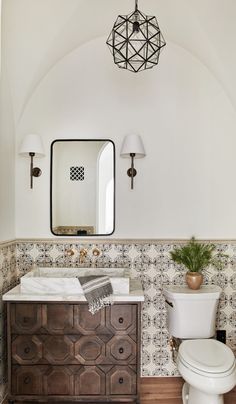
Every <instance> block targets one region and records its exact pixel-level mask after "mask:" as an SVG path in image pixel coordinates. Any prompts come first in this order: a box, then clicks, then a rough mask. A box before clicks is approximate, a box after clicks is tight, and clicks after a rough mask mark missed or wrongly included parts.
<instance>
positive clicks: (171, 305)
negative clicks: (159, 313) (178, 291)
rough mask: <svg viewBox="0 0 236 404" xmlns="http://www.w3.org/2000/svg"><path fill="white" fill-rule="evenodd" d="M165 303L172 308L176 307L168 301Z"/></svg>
mask: <svg viewBox="0 0 236 404" xmlns="http://www.w3.org/2000/svg"><path fill="white" fill-rule="evenodd" d="M165 302H166V303H167V304H168V305H169V306H170V307H174V305H173V303H171V302H169V301H168V300H166V299H165Z"/></svg>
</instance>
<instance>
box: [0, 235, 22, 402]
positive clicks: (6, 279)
mask: <svg viewBox="0 0 236 404" xmlns="http://www.w3.org/2000/svg"><path fill="white" fill-rule="evenodd" d="M17 283H18V279H17V274H16V242H15V241H10V242H7V243H1V244H0V293H1V296H2V295H3V294H4V293H6V292H7V291H8V290H9V289H11V288H13V287H14V286H16V284H17ZM6 358H7V352H6V312H5V306H4V305H3V302H2V298H1V300H0V402H1V401H2V399H3V398H4V395H5V390H6V383H7V360H6Z"/></svg>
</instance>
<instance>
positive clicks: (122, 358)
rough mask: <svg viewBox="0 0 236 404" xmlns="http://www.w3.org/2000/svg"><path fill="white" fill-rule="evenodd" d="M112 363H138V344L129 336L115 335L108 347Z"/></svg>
mask: <svg viewBox="0 0 236 404" xmlns="http://www.w3.org/2000/svg"><path fill="white" fill-rule="evenodd" d="M106 352H107V356H108V357H109V359H110V362H111V363H122V362H123V364H124V363H136V343H135V342H134V341H133V339H132V338H130V337H129V336H128V335H115V336H114V337H112V338H111V340H110V341H108V343H107V345H106Z"/></svg>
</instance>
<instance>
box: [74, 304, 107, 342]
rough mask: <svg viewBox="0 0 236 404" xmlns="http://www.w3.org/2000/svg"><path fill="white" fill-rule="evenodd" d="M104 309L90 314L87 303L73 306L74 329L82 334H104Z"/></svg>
mask: <svg viewBox="0 0 236 404" xmlns="http://www.w3.org/2000/svg"><path fill="white" fill-rule="evenodd" d="M105 313H106V311H105V309H102V310H99V311H98V312H97V313H95V314H92V313H90V312H89V310H88V305H87V304H80V305H75V306H74V324H75V329H76V330H77V331H78V332H79V333H81V334H83V335H95V334H106V333H107V332H108V330H107V329H106V327H105Z"/></svg>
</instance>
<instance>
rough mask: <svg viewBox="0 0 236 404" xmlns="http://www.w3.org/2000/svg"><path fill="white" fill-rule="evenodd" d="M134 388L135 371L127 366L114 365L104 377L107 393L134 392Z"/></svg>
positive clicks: (135, 387)
mask: <svg viewBox="0 0 236 404" xmlns="http://www.w3.org/2000/svg"><path fill="white" fill-rule="evenodd" d="M136 390H137V386H136V373H135V372H134V370H132V369H131V368H129V367H128V366H114V367H113V368H112V369H111V370H110V371H109V372H108V374H107V379H106V392H107V394H111V395H123V394H136Z"/></svg>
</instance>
